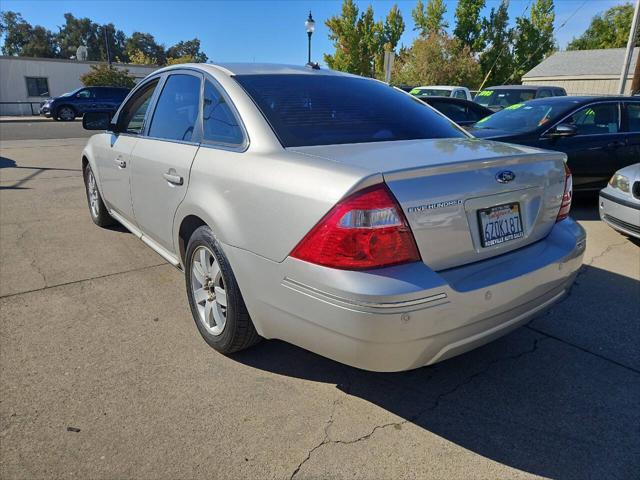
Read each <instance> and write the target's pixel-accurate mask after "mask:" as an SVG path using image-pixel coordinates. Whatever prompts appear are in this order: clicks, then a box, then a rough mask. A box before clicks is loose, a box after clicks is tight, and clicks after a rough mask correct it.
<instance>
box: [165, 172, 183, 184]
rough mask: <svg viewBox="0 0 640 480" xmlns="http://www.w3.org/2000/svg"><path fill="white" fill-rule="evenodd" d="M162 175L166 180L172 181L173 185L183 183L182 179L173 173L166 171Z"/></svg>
mask: <svg viewBox="0 0 640 480" xmlns="http://www.w3.org/2000/svg"><path fill="white" fill-rule="evenodd" d="M162 176H163V177H164V179H165V180H166V181H167V182H169V183H173V184H174V185H182V183H183V179H182V177H181V176H180V175H175V174H173V173H169V172H166V173H163V174H162Z"/></svg>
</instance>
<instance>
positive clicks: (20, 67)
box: [0, 56, 160, 115]
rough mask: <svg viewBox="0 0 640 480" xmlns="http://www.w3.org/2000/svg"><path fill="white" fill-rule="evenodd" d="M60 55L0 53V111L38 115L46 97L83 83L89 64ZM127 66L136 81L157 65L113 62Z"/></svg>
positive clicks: (5, 113) (9, 113)
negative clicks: (43, 55) (55, 56)
mask: <svg viewBox="0 0 640 480" xmlns="http://www.w3.org/2000/svg"><path fill="white" fill-rule="evenodd" d="M99 63H100V62H89V61H86V62H79V61H77V60H63V59H59V58H31V57H11V56H0V115H31V114H32V113H35V114H36V115H37V113H38V108H39V106H40V104H41V103H42V102H43V101H44V99H45V98H47V97H56V96H58V95H61V94H63V93H65V92H70V91H71V90H75V89H76V88H78V87H81V86H82V82H81V81H80V76H81V75H82V74H84V73H87V72H88V71H89V67H90V65H95V64H99ZM113 65H114V66H115V67H117V68H126V69H127V70H129V73H130V74H131V75H133V76H134V77H135V78H136V81H138V80H141V79H142V78H144V77H146V76H147V75H149V74H150V73H151V72H153V71H154V70H157V69H158V68H160V67H157V66H151V65H125V64H120V63H114V64H113Z"/></svg>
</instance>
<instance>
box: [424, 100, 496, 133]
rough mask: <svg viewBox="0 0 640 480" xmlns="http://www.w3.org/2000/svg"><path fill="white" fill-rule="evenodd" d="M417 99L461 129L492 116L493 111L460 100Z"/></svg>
mask: <svg viewBox="0 0 640 480" xmlns="http://www.w3.org/2000/svg"><path fill="white" fill-rule="evenodd" d="M418 98H419V99H420V100H422V101H423V102H424V103H426V104H427V105H431V106H432V107H433V108H435V109H436V110H438V111H439V112H440V113H442V114H444V115H445V116H447V117H448V118H450V119H451V120H453V121H454V122H456V123H457V124H458V125H460V126H461V127H467V126H469V125H473V124H474V123H476V122H477V121H478V120H482V119H483V118H485V117H487V116H489V115H492V114H493V110H489V109H488V108H486V107H483V106H482V105H478V104H477V103H475V102H470V101H469V100H462V99H460V98H450V97H420V96H418Z"/></svg>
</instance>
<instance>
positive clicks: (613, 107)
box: [539, 102, 625, 189]
mask: <svg viewBox="0 0 640 480" xmlns="http://www.w3.org/2000/svg"><path fill="white" fill-rule="evenodd" d="M559 123H568V124H571V125H574V126H575V127H576V131H577V133H576V135H573V136H570V137H556V138H551V137H546V138H545V137H544V136H543V138H541V140H540V145H539V146H540V147H541V148H548V149H549V150H558V151H561V152H564V153H566V154H567V156H568V165H569V168H570V169H571V171H572V173H573V184H574V186H575V187H576V188H582V189H597V188H602V187H603V186H604V185H605V184H606V182H607V180H608V179H609V178H610V177H611V175H612V174H613V173H614V172H615V171H616V170H617V169H618V168H619V165H620V162H621V156H620V155H619V150H620V148H621V147H622V146H624V142H625V138H624V135H623V133H622V132H621V122H620V104H619V102H600V103H593V104H590V105H587V106H584V107H582V108H580V109H578V110H576V111H575V112H574V113H572V114H571V115H569V116H567V117H565V118H564V119H563V120H561V121H560V122H558V124H559ZM556 125H557V124H556ZM547 131H549V130H547Z"/></svg>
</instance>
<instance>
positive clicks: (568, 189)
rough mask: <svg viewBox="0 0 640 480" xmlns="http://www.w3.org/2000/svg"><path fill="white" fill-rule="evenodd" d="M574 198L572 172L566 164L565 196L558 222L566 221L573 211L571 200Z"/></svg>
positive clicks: (563, 196)
mask: <svg viewBox="0 0 640 480" xmlns="http://www.w3.org/2000/svg"><path fill="white" fill-rule="evenodd" d="M572 197H573V177H572V176H571V170H569V167H568V166H567V164H566V163H565V164H564V194H563V195H562V203H561V204H560V211H559V212H558V217H557V218H556V222H559V221H561V220H564V219H565V218H567V217H568V216H569V211H570V210H571V198H572Z"/></svg>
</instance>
